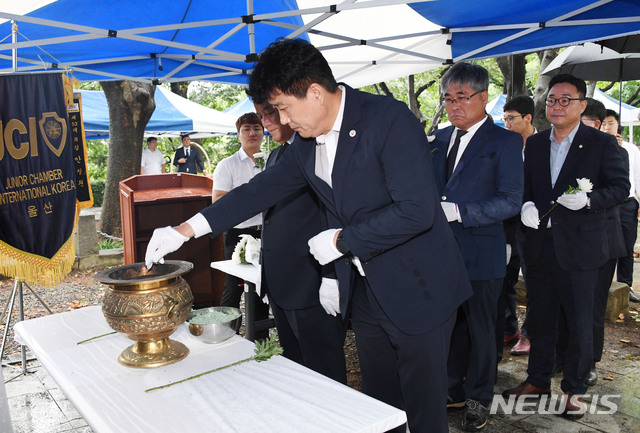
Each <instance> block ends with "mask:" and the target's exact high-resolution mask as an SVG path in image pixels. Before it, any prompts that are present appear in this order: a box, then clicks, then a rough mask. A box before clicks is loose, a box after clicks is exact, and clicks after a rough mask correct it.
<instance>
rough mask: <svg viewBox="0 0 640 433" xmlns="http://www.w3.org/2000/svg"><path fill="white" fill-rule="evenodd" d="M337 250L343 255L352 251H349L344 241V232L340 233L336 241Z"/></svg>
mask: <svg viewBox="0 0 640 433" xmlns="http://www.w3.org/2000/svg"><path fill="white" fill-rule="evenodd" d="M336 248H337V249H338V251H340V252H341V253H342V254H347V253H349V251H351V250H349V247H348V246H347V243H346V242H345V241H344V238H343V237H342V231H340V233H339V234H338V238H337V239H336Z"/></svg>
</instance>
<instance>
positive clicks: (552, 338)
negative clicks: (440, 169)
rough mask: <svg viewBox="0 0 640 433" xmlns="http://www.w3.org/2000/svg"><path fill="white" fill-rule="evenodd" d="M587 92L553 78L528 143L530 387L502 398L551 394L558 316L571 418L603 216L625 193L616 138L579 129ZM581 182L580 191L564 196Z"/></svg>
mask: <svg viewBox="0 0 640 433" xmlns="http://www.w3.org/2000/svg"><path fill="white" fill-rule="evenodd" d="M585 93H586V85H585V82H584V81H583V80H581V79H578V78H576V77H574V76H572V75H568V74H559V75H556V76H555V77H553V78H552V79H551V81H550V83H549V94H548V97H547V101H546V103H547V110H546V114H547V119H548V120H549V122H550V123H551V125H552V128H551V129H550V130H546V131H542V132H540V133H538V134H535V135H533V136H532V137H530V138H529V139H528V140H527V147H526V149H525V160H524V175H525V191H524V201H525V203H524V204H523V205H522V210H521V218H522V222H523V224H524V225H525V226H526V227H527V229H526V235H525V236H526V237H525V250H524V259H525V263H526V266H527V275H526V285H527V291H528V295H529V304H528V309H529V311H528V319H527V320H528V322H527V326H528V332H529V337H530V340H531V351H530V353H529V366H528V370H527V373H528V377H527V380H526V381H525V382H524V383H522V384H521V385H519V386H517V387H515V388H512V389H508V390H506V391H504V393H503V396H504V397H505V398H508V397H509V396H511V395H514V396H516V397H519V396H523V395H526V396H529V395H534V396H539V395H541V394H549V392H550V385H551V376H552V373H553V368H554V359H555V346H556V338H557V331H558V317H559V314H560V309H562V310H563V311H564V314H565V317H566V323H567V327H568V332H569V338H568V341H569V343H568V348H567V356H566V359H565V363H564V372H563V375H564V377H563V380H562V382H561V388H562V390H563V391H564V392H565V393H566V394H568V395H567V398H566V400H565V401H566V405H565V407H564V415H565V416H567V417H569V418H574V419H575V418H580V417H582V416H583V415H584V413H585V411H586V406H585V405H583V404H582V403H581V397H579V395H581V394H584V393H585V392H586V390H587V385H586V384H585V380H586V378H587V375H588V374H589V370H590V368H591V364H592V359H593V358H592V352H593V329H592V326H593V302H594V292H595V288H596V282H597V277H598V269H599V268H600V267H601V266H602V265H604V264H605V262H606V261H607V260H608V259H609V247H608V244H607V237H606V235H607V231H606V225H607V221H606V213H605V210H606V209H608V208H610V207H611V206H614V205H616V204H617V203H620V202H621V201H622V200H624V199H625V198H626V197H627V195H628V193H629V177H628V174H627V168H626V167H625V165H624V160H623V158H622V156H621V154H620V152H619V150H618V149H617V148H616V146H617V143H616V141H615V138H614V137H612V136H607V134H603V133H602V132H600V131H597V130H596V129H594V128H591V127H589V126H586V125H584V124H582V123H580V116H581V114H582V112H583V111H584V110H585V108H586V105H587V102H586V101H585ZM578 179H580V183H582V184H583V187H582V188H581V189H580V191H578V192H574V193H567V190H568V188H569V187H574V188H575V187H576V186H578ZM582 179H585V180H582ZM588 182H590V183H591V184H592V187H589V185H588Z"/></svg>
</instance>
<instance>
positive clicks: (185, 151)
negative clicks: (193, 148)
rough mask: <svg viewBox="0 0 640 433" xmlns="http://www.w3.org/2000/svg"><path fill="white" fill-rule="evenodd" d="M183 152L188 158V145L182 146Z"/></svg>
mask: <svg viewBox="0 0 640 433" xmlns="http://www.w3.org/2000/svg"><path fill="white" fill-rule="evenodd" d="M184 153H185V154H186V156H187V158H189V148H188V147H185V148H184Z"/></svg>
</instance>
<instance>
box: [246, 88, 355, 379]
mask: <svg viewBox="0 0 640 433" xmlns="http://www.w3.org/2000/svg"><path fill="white" fill-rule="evenodd" d="M253 105H254V107H255V108H256V113H257V114H258V117H259V118H260V120H261V121H262V125H263V126H264V127H265V129H266V130H267V131H269V134H271V137H272V138H273V140H274V141H276V142H278V143H280V144H281V146H279V147H276V148H275V149H274V150H273V152H271V155H269V159H268V160H267V165H266V169H267V170H268V169H270V168H271V167H272V166H273V165H274V164H275V163H276V161H278V160H279V159H280V158H281V157H282V156H283V155H284V153H285V152H286V151H287V150H288V148H289V146H290V145H291V143H292V142H293V138H294V136H295V133H294V132H293V129H291V128H290V127H289V126H288V125H283V124H282V123H281V122H280V115H279V114H278V110H277V109H276V108H275V107H274V106H273V105H271V104H269V102H267V101H266V100H265V101H260V102H258V100H256V99H255V98H254V99H253ZM325 219H326V217H324V208H323V207H322V205H321V204H320V201H319V200H318V197H317V196H316V195H315V194H313V192H312V191H311V188H309V187H306V188H304V189H302V190H300V191H299V192H298V193H296V194H294V195H291V196H290V197H287V198H286V199H284V200H282V201H281V202H279V203H278V204H276V205H275V206H272V207H270V208H269V209H267V210H266V211H265V212H264V215H263V224H262V236H261V238H262V257H261V259H262V260H261V263H262V279H261V280H262V288H263V289H265V291H266V294H267V296H268V299H269V305H270V306H271V311H272V313H273V318H274V319H275V321H276V328H277V330H278V339H279V341H280V345H281V346H282V348H283V349H284V356H286V357H287V358H289V359H291V360H292V361H295V362H297V363H299V364H302V365H304V366H307V367H309V368H310V369H312V370H314V371H317V372H318V373H321V374H324V375H325V376H328V377H330V378H332V379H334V380H336V381H338V382H342V383H347V370H346V363H345V357H344V338H345V332H346V326H345V322H344V320H343V319H342V316H340V315H339V314H337V313H336V306H337V304H336V303H331V302H329V303H326V299H325V298H323V294H324V291H325V290H326V288H325V287H327V286H331V285H332V284H337V282H336V281H335V278H336V276H335V272H334V275H332V276H330V275H326V276H324V277H323V272H322V267H321V266H320V264H319V263H318V262H317V261H316V260H315V259H314V258H313V256H312V255H311V253H310V252H309V246H308V245H307V240H308V239H310V238H311V237H313V236H315V235H316V234H317V233H318V232H320V231H322V230H323V229H324V228H326V227H325V223H323V221H324V220H325ZM325 268H327V271H329V269H333V265H328V266H326V267H325ZM322 283H324V284H322ZM329 290H331V289H330V288H329ZM323 303H324V304H325V305H323Z"/></svg>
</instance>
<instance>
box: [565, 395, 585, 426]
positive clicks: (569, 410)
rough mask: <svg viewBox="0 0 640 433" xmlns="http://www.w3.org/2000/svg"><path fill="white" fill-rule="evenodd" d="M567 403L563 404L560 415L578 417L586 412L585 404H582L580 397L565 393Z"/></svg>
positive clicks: (571, 417) (570, 417) (574, 418)
mask: <svg viewBox="0 0 640 433" xmlns="http://www.w3.org/2000/svg"><path fill="white" fill-rule="evenodd" d="M566 396H567V403H566V404H565V406H564V411H563V412H562V416H563V417H565V418H569V419H573V420H576V419H580V418H582V417H583V416H584V414H585V413H587V405H586V404H584V402H583V400H582V397H576V396H574V395H573V394H570V393H568V394H566Z"/></svg>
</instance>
